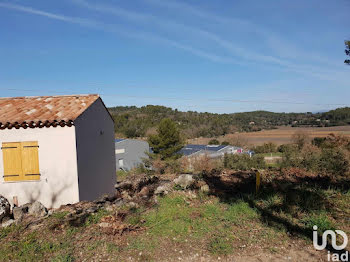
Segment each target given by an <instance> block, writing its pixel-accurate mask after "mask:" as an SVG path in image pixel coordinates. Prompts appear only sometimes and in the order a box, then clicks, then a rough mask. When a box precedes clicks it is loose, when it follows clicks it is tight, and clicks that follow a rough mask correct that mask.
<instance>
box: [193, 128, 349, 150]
mask: <svg viewBox="0 0 350 262" xmlns="http://www.w3.org/2000/svg"><path fill="white" fill-rule="evenodd" d="M297 131H303V132H306V133H308V135H309V136H310V138H314V137H326V136H327V135H329V134H330V133H333V134H335V135H343V136H346V137H350V126H335V127H285V126H283V127H279V128H278V129H273V130H263V131H258V132H250V133H235V134H228V135H225V136H221V137H218V138H217V139H218V140H219V141H220V142H222V141H228V142H230V143H232V144H234V145H238V146H247V147H248V146H256V145H262V144H264V143H268V142H272V143H275V144H277V145H281V144H288V143H291V142H292V136H293V135H294V134H295V133H296V132H297ZM211 139H212V138H204V137H200V138H195V139H189V140H188V143H190V144H208V142H209V141H210V140H211ZM237 143H238V144H237Z"/></svg>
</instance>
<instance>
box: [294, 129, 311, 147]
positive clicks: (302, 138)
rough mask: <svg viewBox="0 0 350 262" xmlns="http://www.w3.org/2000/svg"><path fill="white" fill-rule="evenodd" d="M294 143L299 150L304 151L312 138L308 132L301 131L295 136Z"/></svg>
mask: <svg viewBox="0 0 350 262" xmlns="http://www.w3.org/2000/svg"><path fill="white" fill-rule="evenodd" d="M292 141H293V143H294V144H296V145H297V146H298V148H299V149H302V148H303V147H304V145H305V144H306V143H307V142H309V141H310V136H309V134H308V133H307V132H306V131H303V130H299V131H297V132H295V133H294V134H293V136H292Z"/></svg>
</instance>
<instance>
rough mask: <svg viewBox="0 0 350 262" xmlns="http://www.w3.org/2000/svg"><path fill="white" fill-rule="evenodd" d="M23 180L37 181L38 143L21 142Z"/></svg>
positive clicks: (38, 176)
mask: <svg viewBox="0 0 350 262" xmlns="http://www.w3.org/2000/svg"><path fill="white" fill-rule="evenodd" d="M21 146H22V150H21V151H22V170H23V180H39V179H40V172H39V153H38V148H39V146H38V142H22V143H21Z"/></svg>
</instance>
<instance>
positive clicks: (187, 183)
mask: <svg viewBox="0 0 350 262" xmlns="http://www.w3.org/2000/svg"><path fill="white" fill-rule="evenodd" d="M174 183H175V185H179V186H181V187H182V188H184V189H187V188H190V187H191V186H192V185H193V184H194V183H195V180H194V179H193V176H192V175H188V174H183V175H180V176H179V177H178V178H175V179H174Z"/></svg>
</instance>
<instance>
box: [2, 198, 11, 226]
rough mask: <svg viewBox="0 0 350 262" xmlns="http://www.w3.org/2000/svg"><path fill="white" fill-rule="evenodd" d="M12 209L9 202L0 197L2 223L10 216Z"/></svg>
mask: <svg viewBox="0 0 350 262" xmlns="http://www.w3.org/2000/svg"><path fill="white" fill-rule="evenodd" d="M10 207H11V206H10V203H9V201H8V200H7V199H6V198H4V197H3V196H2V195H0V222H1V221H2V220H3V219H4V218H5V217H9V216H10Z"/></svg>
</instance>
